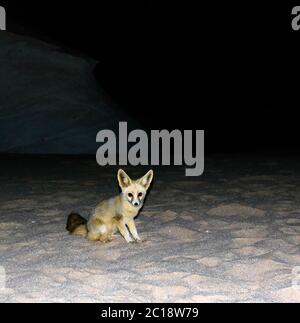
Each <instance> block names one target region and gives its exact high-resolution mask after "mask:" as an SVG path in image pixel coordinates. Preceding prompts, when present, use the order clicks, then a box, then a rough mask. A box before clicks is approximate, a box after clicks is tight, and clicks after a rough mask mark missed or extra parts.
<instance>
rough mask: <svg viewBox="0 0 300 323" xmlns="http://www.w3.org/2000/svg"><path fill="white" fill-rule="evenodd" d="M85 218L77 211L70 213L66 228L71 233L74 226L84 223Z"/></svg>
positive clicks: (85, 221)
mask: <svg viewBox="0 0 300 323" xmlns="http://www.w3.org/2000/svg"><path fill="white" fill-rule="evenodd" d="M86 223H87V220H86V219H85V218H83V217H82V216H81V215H79V214H77V213H71V214H70V215H69V216H68V220H67V226H66V229H67V231H69V232H70V233H73V232H74V230H75V229H76V228H78V227H79V226H80V225H82V224H86Z"/></svg>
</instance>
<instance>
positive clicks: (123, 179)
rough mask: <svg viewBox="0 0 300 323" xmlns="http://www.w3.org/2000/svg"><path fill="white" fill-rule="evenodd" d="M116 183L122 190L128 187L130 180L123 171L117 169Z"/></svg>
mask: <svg viewBox="0 0 300 323" xmlns="http://www.w3.org/2000/svg"><path fill="white" fill-rule="evenodd" d="M118 181H119V185H120V187H121V188H122V189H123V188H126V187H128V186H129V185H131V179H130V177H129V176H128V175H127V174H126V173H125V172H124V171H123V169H119V171H118Z"/></svg>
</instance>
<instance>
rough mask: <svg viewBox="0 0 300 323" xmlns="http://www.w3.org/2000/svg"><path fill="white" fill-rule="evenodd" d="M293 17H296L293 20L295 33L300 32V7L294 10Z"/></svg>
mask: <svg viewBox="0 0 300 323" xmlns="http://www.w3.org/2000/svg"><path fill="white" fill-rule="evenodd" d="M292 15H293V16H295V17H294V18H293V20H292V28H293V30H295V31H298V30H300V6H296V7H294V8H293V9H292Z"/></svg>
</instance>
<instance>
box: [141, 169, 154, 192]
mask: <svg viewBox="0 0 300 323" xmlns="http://www.w3.org/2000/svg"><path fill="white" fill-rule="evenodd" d="M152 180H153V170H152V169H151V170H150V171H149V172H148V173H147V174H146V175H145V176H143V177H142V178H140V179H139V180H138V183H139V184H140V185H142V186H144V187H145V189H146V190H147V189H148V188H149V186H150V184H151V182H152Z"/></svg>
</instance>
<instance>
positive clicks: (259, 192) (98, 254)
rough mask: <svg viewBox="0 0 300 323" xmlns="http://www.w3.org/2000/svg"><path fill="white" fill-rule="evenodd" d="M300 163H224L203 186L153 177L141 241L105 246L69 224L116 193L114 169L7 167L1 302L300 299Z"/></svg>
mask: <svg viewBox="0 0 300 323" xmlns="http://www.w3.org/2000/svg"><path fill="white" fill-rule="evenodd" d="M299 165H300V163H299V160H294V161H293V162H291V161H288V160H285V159H277V160H276V159H272V161H271V160H270V159H267V158H266V159H259V160H255V159H248V158H245V159H243V160H235V159H226V158H217V159H208V160H206V171H205V174H204V175H203V176H201V177H199V178H187V177H184V170H183V169H181V168H176V169H172V168H166V167H164V168H161V169H160V170H155V180H154V185H153V188H152V191H151V193H150V195H149V197H148V200H147V202H146V205H145V207H144V209H143V210H142V212H141V214H140V216H139V218H138V219H137V227H138V231H139V233H140V236H141V237H142V238H143V239H145V241H144V242H143V243H140V244H126V243H125V241H124V240H123V239H122V238H121V237H120V236H118V237H116V239H115V240H114V241H112V242H111V243H109V244H105V245H104V244H101V243H96V242H89V241H87V240H85V239H83V238H78V237H73V236H70V235H69V234H68V233H67V232H66V231H65V222H66V217H67V214H68V213H69V212H71V211H77V212H80V213H81V214H82V215H84V216H86V217H87V216H88V214H89V213H90V212H91V211H92V209H93V207H94V206H95V205H96V203H97V202H98V201H99V200H101V199H103V198H107V197H110V196H113V195H114V194H115V193H116V192H117V184H116V179H115V171H116V169H115V168H109V169H103V168H102V169H101V168H100V167H98V166H97V165H96V163H95V161H94V159H93V158H86V159H84V158H78V159H74V160H73V161H72V160H70V159H67V158H51V159H50V158H46V157H45V158H36V159H31V158H27V159H14V160H7V158H1V162H0V166H1V174H0V176H1V187H0V190H1V194H0V239H1V244H0V252H1V253H0V266H3V267H4V269H5V272H6V286H5V288H2V289H0V301H1V302H231V301H234V302H264V301H267V302H290V301H292V302H299V301H300V267H297V266H300V252H299V251H300V250H299V249H300V248H299V246H300V199H299V198H300V192H299V184H300V172H299V168H300V166H299ZM126 170H128V172H129V174H132V175H136V176H139V175H142V173H143V172H144V171H145V170H146V169H141V168H135V169H130V168H129V169H128V168H126ZM2 271H3V270H2ZM2 277H3V273H2ZM2 285H3V284H2ZM0 287H1V286H0ZM2 287H3V286H2Z"/></svg>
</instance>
